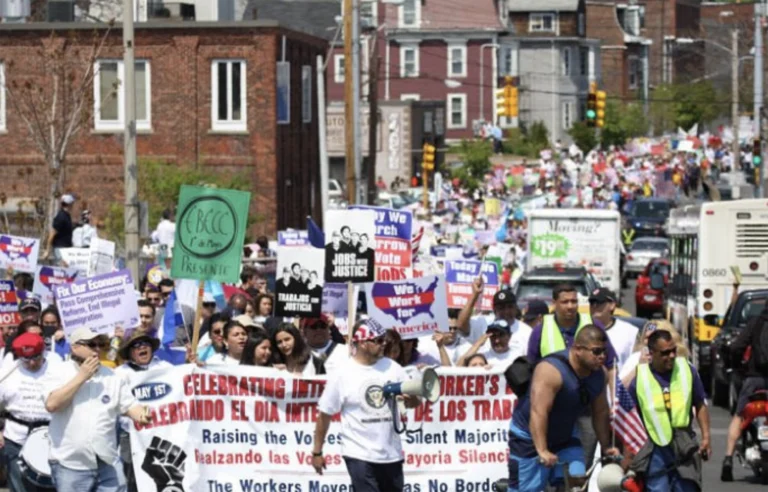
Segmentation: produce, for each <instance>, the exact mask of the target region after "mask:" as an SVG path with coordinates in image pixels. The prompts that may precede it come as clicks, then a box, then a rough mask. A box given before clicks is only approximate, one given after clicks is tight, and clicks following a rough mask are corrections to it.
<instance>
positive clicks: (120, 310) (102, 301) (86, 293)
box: [53, 270, 139, 335]
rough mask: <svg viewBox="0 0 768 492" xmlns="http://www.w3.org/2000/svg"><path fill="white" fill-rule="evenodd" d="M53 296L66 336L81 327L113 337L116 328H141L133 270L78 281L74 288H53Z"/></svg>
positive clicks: (61, 286) (67, 285)
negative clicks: (139, 326) (132, 276)
mask: <svg viewBox="0 0 768 492" xmlns="http://www.w3.org/2000/svg"><path fill="white" fill-rule="evenodd" d="M53 294H54V297H55V298H56V304H57V305H58V307H59V313H60V314H61V324H62V327H63V328H64V333H65V334H67V335H69V334H70V333H72V332H73V331H74V330H75V329H76V328H80V327H86V328H89V329H91V330H92V331H95V332H97V333H101V334H104V335H112V333H113V332H114V330H115V327H118V326H119V327H121V328H123V329H125V330H129V329H131V328H134V327H136V326H138V325H139V306H138V304H137V298H136V291H135V290H134V287H133V279H132V278H131V271H130V270H120V271H118V272H112V273H105V274H104V275H97V276H96V277H88V278H78V279H77V280H75V281H74V282H72V283H71V284H64V285H56V286H54V287H53Z"/></svg>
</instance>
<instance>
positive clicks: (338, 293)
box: [323, 284, 348, 318]
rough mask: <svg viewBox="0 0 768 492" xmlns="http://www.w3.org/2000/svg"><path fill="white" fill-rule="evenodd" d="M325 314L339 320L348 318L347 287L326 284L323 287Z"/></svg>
mask: <svg viewBox="0 0 768 492" xmlns="http://www.w3.org/2000/svg"><path fill="white" fill-rule="evenodd" d="M323 312H324V313H331V314H333V315H334V316H335V317H337V318H346V317H347V314H348V308H347V286H346V285H344V284H325V285H324V286H323Z"/></svg>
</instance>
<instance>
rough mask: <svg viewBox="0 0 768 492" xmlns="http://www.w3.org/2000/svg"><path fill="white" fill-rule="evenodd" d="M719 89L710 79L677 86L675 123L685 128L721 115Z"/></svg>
mask: <svg viewBox="0 0 768 492" xmlns="http://www.w3.org/2000/svg"><path fill="white" fill-rule="evenodd" d="M717 99H718V97H717V91H715V87H714V86H713V85H712V83H711V82H709V81H702V82H696V83H694V84H686V85H678V86H676V87H675V113H676V114H675V124H676V125H677V126H679V127H680V128H683V129H684V130H688V129H690V128H691V127H692V126H693V125H695V124H696V123H709V122H710V121H712V120H714V119H715V118H717V117H718V116H719V115H720V112H721V108H720V105H719V104H717Z"/></svg>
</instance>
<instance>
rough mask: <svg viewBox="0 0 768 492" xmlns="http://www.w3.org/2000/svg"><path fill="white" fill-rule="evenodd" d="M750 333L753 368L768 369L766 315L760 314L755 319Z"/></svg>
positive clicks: (767, 319)
mask: <svg viewBox="0 0 768 492" xmlns="http://www.w3.org/2000/svg"><path fill="white" fill-rule="evenodd" d="M753 330H754V332H753V333H752V347H751V348H752V354H751V358H752V359H753V360H754V361H755V362H754V363H755V366H754V367H755V368H756V369H759V370H761V371H768V316H764V315H761V316H760V317H759V318H758V319H757V320H755V326H754V328H753Z"/></svg>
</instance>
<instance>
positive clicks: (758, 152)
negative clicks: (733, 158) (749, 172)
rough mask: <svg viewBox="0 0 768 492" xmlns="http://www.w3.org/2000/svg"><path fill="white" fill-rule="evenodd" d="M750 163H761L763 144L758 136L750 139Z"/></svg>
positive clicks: (757, 164) (756, 164)
mask: <svg viewBox="0 0 768 492" xmlns="http://www.w3.org/2000/svg"><path fill="white" fill-rule="evenodd" d="M752 164H754V165H755V166H760V165H762V164H763V145H762V141H761V140H760V139H759V138H756V139H755V140H753V141H752Z"/></svg>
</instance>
